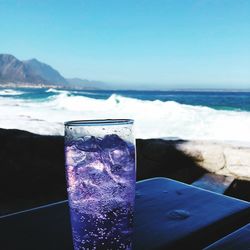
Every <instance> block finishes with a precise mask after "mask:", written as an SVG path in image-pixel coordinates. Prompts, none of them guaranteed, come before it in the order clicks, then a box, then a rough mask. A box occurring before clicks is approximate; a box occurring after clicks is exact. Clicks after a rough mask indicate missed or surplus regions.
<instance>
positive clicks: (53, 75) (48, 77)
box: [23, 59, 68, 84]
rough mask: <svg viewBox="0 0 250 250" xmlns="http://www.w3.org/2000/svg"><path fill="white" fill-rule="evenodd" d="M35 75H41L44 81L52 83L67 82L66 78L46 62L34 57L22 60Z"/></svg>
mask: <svg viewBox="0 0 250 250" xmlns="http://www.w3.org/2000/svg"><path fill="white" fill-rule="evenodd" d="M23 63H24V64H25V65H26V66H27V67H28V68H29V69H30V70H31V71H32V73H33V74H34V75H35V76H40V77H42V78H43V79H44V80H45V82H48V83H54V84H67V83H68V82H67V80H66V79H65V78H64V77H63V76H62V75H61V74H60V73H59V72H58V71H57V70H55V69H53V68H52V67H51V66H49V65H48V64H45V63H42V62H39V61H38V60H36V59H31V60H27V61H23Z"/></svg>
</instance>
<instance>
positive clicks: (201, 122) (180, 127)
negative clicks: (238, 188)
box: [0, 89, 250, 142]
mask: <svg viewBox="0 0 250 250" xmlns="http://www.w3.org/2000/svg"><path fill="white" fill-rule="evenodd" d="M83 117H84V119H105V118H121V117H122V118H123V117H124V118H126V117H130V118H132V119H134V120H135V121H136V126H135V135H136V137H137V138H155V137H174V138H182V139H187V140H190V139H199V140H203V139H205V140H207V139H208V140H229V141H242V142H249V141H250V133H249V127H250V92H237V91H234V92H233V91H191V90H190V91H101V90H100V91H93V90H92V91H91V90H88V91H76V90H72V91H69V90H56V89H9V90H8V89H1V90H0V127H1V128H18V129H23V130H28V131H30V132H34V133H38V134H49V135H63V132H64V126H63V123H64V121H65V120H79V119H82V118H83Z"/></svg>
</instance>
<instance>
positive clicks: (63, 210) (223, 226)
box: [0, 178, 250, 250]
mask: <svg viewBox="0 0 250 250" xmlns="http://www.w3.org/2000/svg"><path fill="white" fill-rule="evenodd" d="M249 222H250V204H249V203H248V202H244V201H241V200H237V199H233V198H230V197H227V196H224V195H219V194H215V193H212V192H209V191H205V190H202V189H199V188H196V187H193V186H190V185H187V184H183V183H180V182H177V181H173V180H170V179H167V178H153V179H149V180H145V181H140V182H138V183H137V186H136V211H135V233H134V240H133V249H138V250H144V249H145V250H147V249H149V250H150V249H202V248H204V247H206V246H208V245H210V244H212V243H213V242H215V241H217V240H219V239H220V238H222V237H224V236H226V235H228V234H230V233H231V232H233V231H235V230H236V229H238V228H240V227H242V226H244V225H246V224H247V223H249ZM0 234H1V238H0V241H1V242H0V249H3V250H19V249H20V250H22V249H25V250H29V249H32V250H40V249H43V250H45V249H46V250H50V249H53V250H56V249H60V250H64V249H72V240H71V229H70V219H69V210H68V204H67V201H62V202H59V203H55V204H51V205H47V206H43V207H40V208H37V209H31V210H29V211H24V212H21V213H16V214H12V215H9V216H5V217H2V218H1V223H0ZM246 242H247V243H246V244H245V248H241V249H249V241H246Z"/></svg>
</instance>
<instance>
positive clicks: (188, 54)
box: [0, 0, 250, 88]
mask: <svg viewBox="0 0 250 250" xmlns="http://www.w3.org/2000/svg"><path fill="white" fill-rule="evenodd" d="M249 13H250V1H249V0H105V1H104V0H81V1H80V0H74V1H69V0H68V1H63V0H61V1H56V0H50V1H49V0H43V1H39V0H33V1H28V0H19V1H18V0H16V1H13V0H5V1H3V0H0V53H10V54H13V55H15V56H16V57H17V58H19V59H21V60H23V59H29V58H33V57H35V58H37V59H38V60H41V61H43V62H46V63H48V64H50V65H51V66H53V67H54V68H56V69H58V70H59V71H60V72H61V74H62V75H63V76H65V77H80V78H87V79H89V80H100V81H105V82H111V83H115V84H117V85H118V84H119V85H121V86H139V87H141V88H150V87H152V86H154V88H226V87H228V88H250V15H249Z"/></svg>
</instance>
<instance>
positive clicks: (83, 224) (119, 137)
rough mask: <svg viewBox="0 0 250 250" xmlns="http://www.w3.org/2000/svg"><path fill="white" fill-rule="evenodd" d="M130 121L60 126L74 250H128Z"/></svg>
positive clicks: (132, 164) (131, 168)
mask: <svg viewBox="0 0 250 250" xmlns="http://www.w3.org/2000/svg"><path fill="white" fill-rule="evenodd" d="M132 124H133V121H131V120H99V121H98V120H97V121H79V122H78V121H76V122H68V123H66V124H65V156H66V177H67V183H68V198H69V206H70V214H71V225H72V234H73V242H74V249H75V250H78V249H115V250H116V249H132V242H131V241H132V233H133V211H134V197H135V146H134V140H133V137H132Z"/></svg>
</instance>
